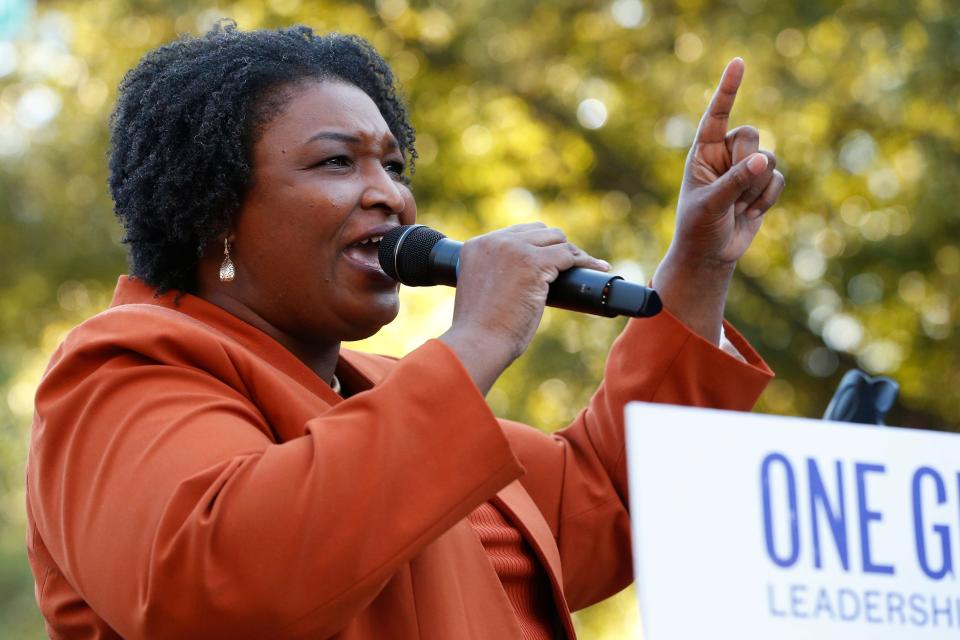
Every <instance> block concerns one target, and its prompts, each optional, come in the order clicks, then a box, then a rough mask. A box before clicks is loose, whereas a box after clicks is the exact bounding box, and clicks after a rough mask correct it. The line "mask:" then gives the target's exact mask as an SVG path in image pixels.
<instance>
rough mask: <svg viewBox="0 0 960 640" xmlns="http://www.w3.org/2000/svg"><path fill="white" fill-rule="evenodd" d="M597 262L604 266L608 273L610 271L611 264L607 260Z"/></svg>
mask: <svg viewBox="0 0 960 640" xmlns="http://www.w3.org/2000/svg"><path fill="white" fill-rule="evenodd" d="M597 262H599V263H600V264H601V265H602V266H603V268H604V269H606V270H607V271H609V270H610V263H609V262H607V261H606V260H597Z"/></svg>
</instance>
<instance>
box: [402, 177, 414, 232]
mask: <svg viewBox="0 0 960 640" xmlns="http://www.w3.org/2000/svg"><path fill="white" fill-rule="evenodd" d="M401 188H402V189H403V201H404V205H403V212H402V213H401V214H400V224H413V223H415V222H416V221H417V201H416V200H415V199H414V197H413V193H412V192H411V191H410V188H409V187H407V186H406V185H404V186H403V187H401Z"/></svg>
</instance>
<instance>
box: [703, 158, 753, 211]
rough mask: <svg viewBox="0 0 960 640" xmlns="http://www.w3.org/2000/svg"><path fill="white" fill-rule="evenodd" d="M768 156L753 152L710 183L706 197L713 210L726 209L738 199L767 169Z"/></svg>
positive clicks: (709, 206)
mask: <svg viewBox="0 0 960 640" xmlns="http://www.w3.org/2000/svg"><path fill="white" fill-rule="evenodd" d="M767 164H768V160H767V156H765V155H763V154H762V153H753V154H750V155H749V156H747V157H746V158H744V159H743V160H741V161H740V162H738V163H737V164H735V165H733V166H732V167H730V168H729V169H728V170H727V172H726V173H724V174H723V175H722V176H720V177H719V178H717V180H716V181H715V182H714V183H713V184H712V185H710V187H709V188H710V192H709V193H708V195H707V198H706V204H707V207H708V208H709V209H710V210H711V211H726V210H727V208H728V207H730V206H731V205H732V204H733V203H734V202H736V201H737V198H739V197H740V196H741V195H742V194H743V192H744V191H746V190H747V189H749V188H750V185H751V184H752V183H753V181H754V180H755V179H756V178H757V176H759V175H760V174H762V173H763V172H764V171H766V169H767Z"/></svg>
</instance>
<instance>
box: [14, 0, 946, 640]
mask: <svg viewBox="0 0 960 640" xmlns="http://www.w3.org/2000/svg"><path fill="white" fill-rule="evenodd" d="M222 16H229V17H232V18H234V19H235V20H237V22H238V23H239V25H240V27H241V28H244V29H252V28H260V27H268V28H269V27H276V26H283V25H288V24H291V23H296V22H303V23H306V24H309V25H311V26H313V27H314V28H315V29H317V30H319V31H327V30H338V31H344V32H354V33H359V34H361V35H364V36H365V37H367V38H369V39H370V40H371V41H372V42H373V43H374V44H375V46H376V47H377V48H378V49H379V50H380V51H381V52H382V53H383V54H384V55H385V56H386V57H387V58H388V59H389V60H390V61H391V63H392V64H393V65H394V68H395V70H396V72H397V76H398V77H399V78H400V80H401V82H402V83H403V86H404V88H405V92H406V95H407V96H408V99H409V103H410V106H411V112H412V114H413V117H414V121H415V124H416V125H417V129H418V148H419V151H420V156H421V159H420V161H419V163H418V172H417V174H416V176H415V179H414V187H415V191H416V194H417V197H418V202H419V205H420V210H421V212H422V214H421V215H422V220H423V221H424V222H426V223H428V224H432V225H435V226H437V227H440V228H441V229H443V230H444V231H446V232H447V233H449V234H450V235H451V236H454V237H468V236H469V235H472V234H475V233H479V232H481V231H484V230H487V229H491V228H495V227H500V226H504V225H508V224H513V223H516V222H522V221H527V220H533V219H540V220H544V221H546V222H548V223H550V224H554V225H557V226H560V227H563V228H564V229H566V230H567V232H568V234H569V235H570V236H571V237H572V238H573V239H574V240H575V241H577V242H578V243H579V244H580V245H581V246H584V247H585V248H587V249H588V250H590V251H591V252H594V253H595V254H597V255H600V256H606V257H608V258H610V259H611V261H612V262H614V263H615V268H616V269H617V270H618V271H619V272H621V273H623V274H624V275H628V276H630V277H633V278H639V279H646V278H649V276H650V274H651V273H652V271H653V269H654V267H655V265H656V263H657V260H658V259H659V257H660V255H661V254H662V252H663V250H664V249H665V247H666V244H667V242H668V241H669V238H670V235H671V232H672V226H673V207H674V204H675V197H676V193H677V188H678V184H679V179H680V175H681V171H682V166H683V160H684V156H685V153H686V148H687V145H688V144H689V142H690V139H691V136H692V133H693V130H694V127H695V124H696V121H697V119H698V118H699V115H700V113H701V111H702V109H703V108H704V106H705V104H706V101H707V98H708V96H709V93H710V91H711V89H712V87H713V84H714V83H715V82H716V80H717V78H718V77H719V73H720V71H721V69H722V67H723V64H724V63H725V62H726V61H727V60H728V59H729V58H731V57H733V56H734V55H741V56H743V57H744V58H745V59H746V61H747V76H746V80H745V82H744V86H743V89H742V90H741V95H740V97H739V99H738V102H737V107H736V109H735V111H734V114H733V120H734V122H735V123H751V124H754V125H756V126H757V127H759V128H760V130H761V138H762V143H763V145H764V146H766V147H767V148H770V149H772V150H774V151H775V152H776V153H777V155H778V157H779V159H780V167H781V168H783V170H784V172H785V173H786V175H787V181H788V188H787V190H786V192H785V194H784V196H783V197H782V198H781V202H780V205H779V206H778V207H777V208H776V209H774V210H773V211H771V212H769V213H768V214H767V218H768V219H767V221H766V224H765V226H764V229H763V231H762V232H761V234H760V236H759V237H758V239H757V241H756V242H755V245H754V247H753V248H752V249H751V250H750V252H749V253H748V254H747V256H746V257H745V258H744V260H743V261H742V264H741V268H740V270H739V272H738V276H737V279H736V281H735V283H734V287H733V291H732V294H731V299H730V304H729V305H728V313H729V316H730V318H731V319H732V320H733V321H734V322H735V324H737V326H738V327H740V328H741V329H742V330H743V332H744V333H745V334H746V335H747V336H748V338H749V339H750V340H751V341H752V342H753V343H754V344H755V345H756V346H757V348H758V349H759V350H760V352H761V353H762V354H763V355H764V356H765V357H766V358H767V359H768V361H769V362H770V364H771V366H772V367H773V368H774V369H775V370H776V371H777V372H778V374H779V377H778V379H777V380H776V381H775V382H774V383H773V384H772V385H771V386H770V388H769V390H768V392H767V393H766V394H765V395H764V397H763V399H762V400H761V402H760V405H759V407H758V410H760V411H764V412H769V413H780V414H791V415H805V416H818V415H820V414H821V413H822V411H823V409H824V408H825V406H826V404H827V401H828V400H829V398H830V395H831V394H832V391H833V388H834V386H835V384H836V382H837V381H838V380H839V378H840V376H841V375H842V374H843V372H844V371H845V370H846V369H847V368H849V367H852V366H860V367H863V368H864V369H866V370H867V371H869V372H872V373H884V374H887V375H891V376H893V377H894V378H896V379H897V380H898V381H899V382H900V383H901V384H902V386H903V393H902V406H901V408H900V409H899V410H898V412H895V413H894V414H893V415H891V417H890V423H891V424H906V425H910V426H918V427H933V428H952V429H955V428H956V425H958V424H960V393H955V392H952V390H953V389H956V388H958V387H960V335H958V332H957V331H956V330H955V325H956V322H957V318H958V313H960V308H958V305H960V295H958V293H960V277H958V275H960V213H958V210H957V207H956V205H955V204H954V203H955V202H957V201H958V200H960V198H958V196H960V162H958V156H960V127H958V122H957V116H956V113H957V111H958V110H960V37H958V35H960V14H958V13H957V12H956V11H955V7H952V4H951V3H950V2H948V1H947V0H918V1H917V2H905V1H902V0H901V1H893V0H870V1H869V2H868V1H867V0H850V1H849V2H839V1H837V0H814V1H812V2H795V3H787V2H772V1H771V0H722V1H713V0H681V1H679V2H667V1H666V0H614V1H613V2H602V3H601V2H587V1H584V0H577V1H573V0H554V1H552V2H550V3H543V2H534V1H532V0H510V1H509V2H508V1H506V0H448V1H446V2H436V3H431V4H427V3H420V2H417V3H413V5H411V4H410V3H408V1H407V0H378V1H377V2H376V3H360V2H357V3H344V2H332V1H329V0H312V1H311V2H301V0H268V1H267V2H262V1H260V0H234V1H233V2H232V3H231V2H223V3H219V4H214V3H210V2H186V1H183V0H172V1H169V2H163V1H161V0H75V1H73V2H66V1H65V0H58V1H46V2H42V3H40V4H39V7H38V8H37V11H36V16H35V18H36V19H35V21H34V22H33V24H32V25H31V26H30V29H29V30H28V31H27V32H26V33H25V34H24V35H22V36H21V37H20V39H19V40H15V41H10V40H7V41H0V240H2V246H3V248H4V251H3V252H2V253H0V636H2V637H4V638H33V637H42V634H43V632H42V625H41V622H40V619H39V614H38V613H37V611H36V606H35V605H34V604H33V597H32V579H31V577H30V574H29V570H28V568H27V566H26V560H25V555H24V551H23V539H24V516H23V507H22V505H23V499H24V498H23V480H22V478H23V462H24V459H25V455H26V441H27V434H28V430H29V421H30V415H31V411H32V396H33V390H34V388H35V386H36V383H37V381H38V379H39V377H40V374H41V372H42V370H43V367H44V365H45V362H46V359H47V358H48V357H49V354H50V352H51V351H52V349H53V348H54V347H55V346H56V344H57V343H58V341H59V340H60V339H61V337H62V336H63V334H64V333H65V331H67V330H68V329H69V328H70V327H71V326H73V325H74V324H76V323H78V322H79V321H81V320H82V319H83V318H85V317H87V316H89V315H91V314H93V313H95V312H96V311H97V310H99V309H102V308H103V307H104V306H105V305H106V304H107V303H108V300H109V296H110V292H111V290H112V288H113V284H114V282H115V280H116V276H117V275H118V274H119V273H122V272H123V271H124V264H125V260H124V252H123V248H122V245H121V244H120V235H121V234H120V230H119V228H118V225H117V224H116V222H115V221H114V218H113V215H112V212H111V211H112V208H111V204H110V200H109V197H108V195H107V192H106V187H105V182H106V168H105V164H106V163H105V150H106V144H107V118H108V114H109V110H110V108H111V104H112V101H113V98H114V95H115V87H116V85H117V83H118V82H119V80H120V78H121V77H122V75H123V73H124V71H125V70H126V69H128V68H129V67H131V66H132V65H133V64H135V62H136V61H137V59H138V58H139V57H140V56H141V55H142V54H143V53H144V52H145V51H147V50H148V49H150V48H152V47H154V46H156V45H158V44H160V43H162V42H165V41H168V40H170V39H173V38H174V37H176V35H177V34H179V33H184V32H189V33H200V32H203V31H204V30H206V28H208V27H209V26H210V25H211V24H212V23H213V22H214V21H215V20H217V19H218V18H220V17H222ZM451 301H452V293H451V292H450V291H408V292H407V296H406V302H405V308H404V310H403V311H402V314H401V317H400V318H399V319H398V321H397V322H396V323H394V324H393V325H391V326H390V327H388V328H387V329H385V330H384V331H383V332H382V333H381V334H379V335H378V336H375V337H374V338H372V339H370V340H368V341H366V342H365V343H363V344H361V345H359V346H360V348H365V349H375V350H379V351H385V352H389V353H395V354H400V353H403V352H404V351H406V350H408V349H410V348H411V347H413V346H415V345H416V344H418V343H419V342H420V341H422V340H423V339H425V338H428V337H431V336H433V335H436V334H438V333H440V332H441V331H442V330H443V329H444V328H445V326H446V323H447V322H448V321H449V314H450V309H451ZM620 326H621V323H620V322H617V321H610V320H605V319H596V318H585V317H578V316H575V315H573V314H569V313H564V312H557V311H549V312H548V313H547V315H546V316H545V318H544V325H543V328H542V330H541V333H540V335H539V337H538V338H537V340H536V341H535V342H534V344H533V346H532V347H531V349H530V351H529V352H528V353H527V355H526V356H524V357H523V358H522V359H521V360H520V361H518V362H517V363H516V364H515V365H514V366H513V367H512V368H511V369H510V370H509V371H508V372H507V373H506V374H505V375H504V376H503V378H502V379H501V380H500V382H499V383H498V384H497V386H496V387H495V389H494V390H493V391H492V392H491V394H490V397H489V400H490V403H491V404H492V405H493V406H494V408H495V409H496V410H497V411H498V412H499V413H501V415H505V416H508V417H511V418H515V419H519V420H523V421H526V422H529V423H532V424H535V425H538V426H539V427H541V428H543V429H546V430H552V429H555V428H557V427H559V426H561V425H562V424H564V422H565V421H566V420H567V419H568V418H569V417H571V416H572V415H573V414H574V413H575V411H576V410H577V409H578V407H580V406H581V405H582V404H583V402H584V401H585V399H586V398H587V397H588V395H589V393H590V392H591V390H592V388H593V386H594V384H595V383H596V382H597V381H598V380H599V378H600V375H601V371H602V364H603V358H604V354H605V351H606V348H607V346H608V345H609V344H610V341H611V340H612V339H613V337H614V336H615V335H616V333H617V331H618V330H619V328H620ZM944 389H946V390H948V392H947V393H944ZM634 602H635V601H634V600H633V599H632V597H631V596H630V595H629V594H627V595H623V596H619V597H618V598H615V599H613V600H611V601H609V602H608V603H605V604H602V605H598V606H597V607H594V608H593V609H591V610H588V611H587V612H583V613H581V614H579V616H578V624H579V625H580V628H581V630H582V637H583V638H585V639H589V638H606V637H610V638H613V637H616V638H621V637H625V636H626V635H628V634H630V633H632V632H633V631H632V630H634V629H635V628H636V620H637V617H636V607H635V605H634Z"/></svg>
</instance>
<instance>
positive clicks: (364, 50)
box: [109, 21, 416, 294]
mask: <svg viewBox="0 0 960 640" xmlns="http://www.w3.org/2000/svg"><path fill="white" fill-rule="evenodd" d="M328 79H336V80H340V81H343V82H347V83H350V84H352V85H354V86H356V87H357V88H359V89H360V90H362V91H363V92H365V93H366V94H367V95H368V96H370V98H371V99H372V100H373V102H374V103H375V104H376V105H377V107H378V108H379V109H380V113H381V114H382V115H383V118H384V120H385V121H386V123H387V125H388V126H389V127H390V131H391V133H393V135H394V137H395V138H396V139H397V142H398V143H399V145H400V149H401V151H402V152H403V154H404V156H405V157H406V158H407V160H408V165H409V166H410V167H411V171H412V165H413V161H414V160H415V159H416V150H415V149H414V131H413V127H412V126H411V124H410V121H409V119H408V116H407V112H406V108H405V106H404V104H403V101H402V99H401V97H400V96H399V94H398V91H397V89H396V87H395V86H394V78H393V73H392V72H391V71H390V67H389V66H388V65H387V63H386V62H385V61H384V59H383V58H382V57H380V55H379V54H378V53H377V52H376V51H375V50H374V49H373V47H372V46H371V45H370V44H369V43H368V42H367V41H366V40H364V39H362V38H360V37H358V36H352V35H342V34H338V33H331V34H327V35H322V36H320V35H316V34H314V33H313V30H312V29H310V28H309V27H305V26H302V25H299V26H295V27H291V28H288V29H279V30H276V31H246V32H244V31H239V30H238V29H237V27H236V23H234V22H231V21H224V22H220V23H218V24H217V25H215V26H214V27H213V28H212V29H211V30H210V31H209V32H208V33H207V34H206V35H204V36H202V37H188V36H185V37H181V38H180V39H178V40H176V41H174V42H171V43H169V44H167V45H164V46H162V47H160V48H158V49H155V50H153V51H151V52H149V53H147V54H146V55H145V56H144V57H143V59H141V60H140V63H139V64H138V65H137V66H136V67H134V68H133V69H131V70H130V71H129V72H128V73H127V75H126V76H125V77H124V79H123V81H122V82H121V83H120V89H119V97H118V98H117V105H116V108H115V109H114V112H113V115H112V116H111V119H110V129H111V135H110V161H109V165H110V177H109V185H110V192H111V194H112V196H113V201H114V206H115V209H116V214H117V217H118V218H119V219H120V222H121V223H122V224H123V228H124V232H125V234H124V242H125V243H126V244H127V245H128V247H129V260H130V274H131V275H133V276H136V277H137V278H140V279H141V280H143V281H144V282H146V283H147V284H149V285H151V286H153V287H154V288H155V289H156V291H157V293H158V294H160V293H163V292H165V291H169V290H178V291H181V292H191V293H192V292H195V291H196V267H197V263H198V261H199V259H200V257H201V256H202V255H203V253H204V251H205V250H206V249H207V247H208V246H209V245H210V244H211V243H212V242H214V241H215V240H216V238H217V237H218V236H221V235H222V234H223V233H224V232H226V231H227V230H228V229H229V228H230V226H231V223H232V221H233V219H234V217H235V216H236V214H237V212H238V211H239V210H240V206H241V203H242V202H243V198H244V196H245V194H246V190H247V186H248V185H249V183H250V174H251V170H252V161H251V158H252V156H251V149H252V147H253V144H254V143H255V142H256V141H257V139H258V137H259V135H260V133H261V132H262V130H263V127H264V126H265V125H267V124H269V122H270V121H271V120H272V118H273V117H275V116H276V115H277V113H278V112H279V111H280V110H281V109H282V108H283V106H284V105H285V100H286V99H287V98H288V97H289V96H288V94H289V91H287V89H289V88H290V87H294V86H296V85H297V84H299V83H303V82H308V81H315V80H328Z"/></svg>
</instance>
